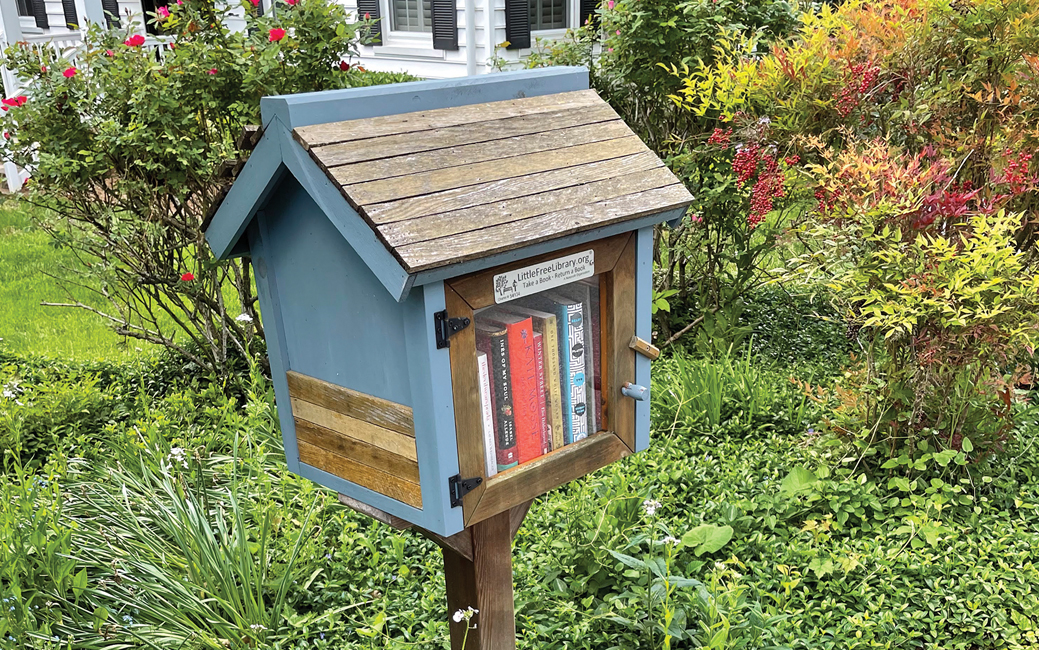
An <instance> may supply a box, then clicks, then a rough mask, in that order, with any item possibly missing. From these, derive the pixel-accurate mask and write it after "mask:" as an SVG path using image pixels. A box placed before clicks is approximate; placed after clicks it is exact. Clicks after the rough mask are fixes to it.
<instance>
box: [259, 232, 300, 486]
mask: <svg viewBox="0 0 1039 650" xmlns="http://www.w3.org/2000/svg"><path fill="white" fill-rule="evenodd" d="M266 221H267V220H266V218H265V215H264V214H263V213H260V215H259V216H258V218H257V219H256V220H254V221H253V222H252V224H250V226H249V231H248V233H249V247H250V249H251V251H252V262H253V269H254V270H255V271H256V273H255V277H256V292H257V294H258V295H259V297H260V315H261V317H262V318H263V329H264V334H265V336H266V339H267V356H268V358H269V359H270V364H271V377H272V378H273V380H274V397H275V400H276V404H277V405H278V420H279V421H280V422H281V440H282V443H283V445H284V447H285V463H286V464H287V465H288V467H289V471H291V472H298V471H299V449H298V448H297V447H296V424H295V422H293V420H292V409H291V408H290V407H289V385H288V382H287V381H286V379H285V372H286V371H287V370H288V369H289V359H288V356H286V352H285V351H286V348H287V346H286V344H285V324H284V322H283V319H282V310H281V301H280V299H279V292H278V279H277V274H276V273H275V272H274V265H273V263H272V262H271V258H270V255H269V252H268V246H267V244H268V242H270V235H269V234H268V231H267V223H266Z"/></svg>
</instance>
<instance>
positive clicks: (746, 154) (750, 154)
mask: <svg viewBox="0 0 1039 650" xmlns="http://www.w3.org/2000/svg"><path fill="white" fill-rule="evenodd" d="M760 155H761V146H760V145H756V144H752V145H749V146H746V147H742V148H740V149H739V150H737V151H736V157H735V158H733V159H732V171H734V172H736V185H738V186H739V187H743V184H744V183H746V182H747V181H748V180H750V177H751V176H753V175H754V173H755V172H757V171H758V160H759V158H760Z"/></svg>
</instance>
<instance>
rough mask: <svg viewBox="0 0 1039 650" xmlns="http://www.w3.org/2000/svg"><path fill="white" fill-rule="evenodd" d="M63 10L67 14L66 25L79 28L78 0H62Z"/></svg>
mask: <svg viewBox="0 0 1039 650" xmlns="http://www.w3.org/2000/svg"><path fill="white" fill-rule="evenodd" d="M61 11H62V12H63V13H64V14H65V26H66V27H68V28H69V29H79V17H78V16H76V0H61Z"/></svg>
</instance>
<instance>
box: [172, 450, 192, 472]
mask: <svg viewBox="0 0 1039 650" xmlns="http://www.w3.org/2000/svg"><path fill="white" fill-rule="evenodd" d="M168 458H169V461H170V462H171V463H173V464H176V463H180V464H181V465H182V466H183V467H184V469H187V468H188V455H187V452H186V451H184V448H183V447H172V448H171V449H170V455H169V456H168Z"/></svg>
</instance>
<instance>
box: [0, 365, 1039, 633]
mask: <svg viewBox="0 0 1039 650" xmlns="http://www.w3.org/2000/svg"><path fill="white" fill-rule="evenodd" d="M0 365H2V368H3V370H2V376H0V380H2V381H0V383H2V384H3V385H4V386H8V385H10V383H11V378H12V377H14V376H16V375H17V376H18V377H21V378H22V382H21V386H22V388H21V389H20V392H19V393H18V394H17V396H16V397H15V398H11V397H2V398H0V415H5V416H6V415H8V414H10V413H11V412H13V411H15V410H16V409H17V408H18V406H17V404H16V403H15V402H16V401H21V402H22V404H23V405H30V406H29V407H28V408H32V406H31V404H33V402H32V400H33V395H34V393H35V392H36V391H37V390H38V388H37V385H39V386H46V385H52V384H55V383H62V382H64V383H65V384H67V385H68V386H69V388H70V390H71V389H72V387H75V390H76V392H77V394H78V395H79V396H80V398H81V399H85V400H93V401H104V400H105V399H108V400H110V401H112V402H117V403H118V404H119V407H118V408H116V409H113V411H114V412H115V415H114V416H112V417H109V418H107V420H106V421H105V422H104V423H101V424H100V426H97V427H95V429H94V433H93V434H92V435H90V436H80V437H78V438H77V437H75V436H70V437H69V438H62V439H59V440H58V441H56V443H55V444H54V446H53V448H52V451H51V452H50V453H49V454H48V455H47V456H46V459H45V460H44V461H43V462H22V461H21V460H20V458H19V456H18V455H17V454H15V453H12V451H11V450H8V451H6V453H5V457H4V466H3V467H4V472H3V478H2V483H0V486H2V488H0V489H2V490H3V495H2V499H0V539H3V540H4V542H5V543H4V544H3V545H0V586H2V587H0V590H2V592H3V593H0V599H7V602H6V603H4V605H5V611H0V626H2V630H0V631H2V632H3V635H2V636H0V647H3V648H4V649H5V650H6V649H7V648H12V649H14V648H26V647H31V648H59V647H60V648H68V647H72V648H95V647H98V648H100V647H104V648H112V647H126V648H146V647H169V646H170V644H173V645H180V644H182V643H183V644H186V645H185V647H200V648H221V647H224V648H226V647H238V648H249V647H270V648H290V647H292V648H303V647H317V648H358V649H360V648H407V647H414V646H420V647H442V648H446V647H448V641H447V624H446V621H447V614H448V613H447V612H445V611H443V608H444V602H445V600H444V595H443V592H442V589H443V587H442V581H441V576H440V572H441V570H442V566H441V561H440V557H439V552H438V550H437V549H436V547H435V546H433V545H432V544H431V543H430V542H428V541H425V540H423V539H422V538H421V537H419V536H417V535H414V534H410V533H407V532H404V533H398V532H395V531H393V530H392V529H390V528H388V527H386V526H383V525H382V524H378V523H376V522H373V521H370V520H368V519H365V518H364V517H361V516H359V515H356V514H354V513H352V512H351V511H349V510H347V509H346V508H344V507H342V506H341V505H340V504H338V502H337V500H336V498H335V495H334V494H331V493H329V492H328V491H327V490H323V489H321V488H318V487H316V486H314V485H313V484H311V483H309V482H308V481H305V480H303V479H299V478H296V477H293V476H291V475H289V474H288V473H287V472H286V471H285V470H284V464H283V463H284V461H283V459H282V457H281V454H280V451H279V449H280V439H279V434H278V431H277V423H276V418H275V409H274V405H273V403H272V399H273V396H272V391H271V390H270V385H269V383H268V382H267V380H265V379H263V378H262V376H261V375H259V374H254V375H253V376H252V378H251V379H250V380H249V382H247V383H248V385H249V388H247V389H246V390H245V391H244V392H242V393H241V394H240V395H238V396H237V397H227V396H226V395H225V393H224V391H223V390H221V389H220V388H219V387H217V386H215V385H212V384H211V383H209V382H206V381H199V380H187V381H186V380H185V378H184V375H183V373H180V372H179V371H177V369H176V367H174V368H173V369H166V368H164V367H163V366H162V365H161V364H154V365H144V366H142V365H141V364H140V363H139V362H138V363H137V364H130V365H124V364H123V363H119V364H106V365H100V366H99V365H97V364H87V365H83V364H79V365H76V364H72V365H61V364H53V363H48V362H45V361H42V360H39V359H31V358H24V357H18V356H13V355H8V356H7V357H5V359H4V363H3V364H0ZM708 367H711V368H714V369H715V370H714V371H713V372H717V373H718V374H721V375H723V376H724V379H723V382H722V393H723V396H724V397H723V405H722V415H721V425H720V426H718V427H711V426H708V424H707V418H706V416H705V415H704V413H703V412H700V411H698V410H692V409H686V410H681V409H677V408H676V404H680V403H681V400H678V399H676V398H675V397H674V396H673V395H670V396H669V395H667V394H666V391H667V390H668V387H678V386H685V385H693V384H695V383H696V382H698V381H700V380H699V379H698V378H699V377H701V376H703V375H704V374H705V372H708V371H707V370H706V369H707V368H708ZM791 379H793V380H796V381H797V382H798V383H795V381H791ZM805 383H807V382H804V381H803V380H802V378H800V377H798V376H797V374H796V366H794V367H790V366H782V365H778V364H775V363H774V362H768V361H766V360H763V359H760V358H757V357H747V356H743V355H742V354H741V355H739V356H735V357H732V358H723V359H714V360H703V359H697V358H696V357H691V356H688V355H675V356H674V357H672V358H669V359H666V360H664V363H662V364H659V365H657V366H656V368H655V374H654V387H653V394H654V404H653V407H654V408H653V421H654V436H655V441H654V443H653V446H652V447H651V449H650V450H649V451H648V452H645V453H643V454H639V455H636V456H633V457H631V458H629V459H626V460H625V461H623V462H621V463H618V464H616V465H613V466H611V467H610V468H607V469H605V470H603V471H601V472H598V473H596V474H594V475H592V476H589V477H587V478H585V479H582V480H580V481H578V482H576V483H574V484H572V485H570V486H567V487H565V488H563V489H560V490H557V491H555V492H553V493H552V494H550V495H547V496H546V497H543V498H541V499H539V500H538V501H537V503H536V504H535V505H534V508H533V509H532V511H531V514H530V516H529V519H528V522H527V523H526V524H525V525H524V527H523V529H522V530H521V532H520V534H519V537H518V539H517V543H516V550H515V566H516V589H517V612H518V621H519V629H520V647H521V648H531V649H533V648H537V649H542V648H567V649H575V648H587V649H588V650H592V649H595V650H601V649H603V648H617V649H618V650H619V649H621V648H647V649H648V648H665V647H670V648H701V647H703V648H707V647H710V648H767V647H776V648H805V649H807V648H877V647H891V648H895V647H904V646H905V645H906V644H909V645H914V646H916V647H921V648H933V649H935V650H937V649H938V648H943V649H944V648H962V649H964V650H967V649H970V648H1027V647H1030V646H1031V645H1032V644H1034V643H1035V634H1036V632H1035V630H1036V627H1035V626H1036V625H1037V623H1039V591H1037V590H1036V589H1035V585H1036V584H1037V581H1039V570H1037V568H1036V565H1035V563H1034V560H1033V552H1032V549H1033V547H1034V544H1035V543H1036V541H1037V540H1036V536H1037V533H1036V532H1035V531H1036V530H1037V529H1039V528H1037V526H1039V512H1037V507H1036V504H1037V503H1039V466H1037V465H1036V463H1035V461H1034V453H1032V452H1033V451H1034V443H1035V438H1036V436H1037V435H1039V426H1037V424H1036V412H1035V411H1034V410H1032V411H1025V412H1023V413H1021V414H1020V417H1019V418H1017V420H1016V421H1017V423H1018V424H1017V426H1019V427H1020V431H1019V435H1016V436H1014V437H1013V442H1011V443H1010V444H1009V445H1008V449H1007V454H1006V456H1005V459H1004V460H1005V462H1004V463H1003V464H1002V465H1001V466H1000V468H999V469H998V471H992V472H988V473H984V474H981V473H978V474H977V475H973V476H971V475H968V476H967V477H962V478H961V477H958V476H955V475H952V474H950V473H947V474H945V475H944V476H943V475H940V474H935V473H931V474H930V475H929V476H928V477H927V478H919V479H917V480H900V475H895V474H892V475H891V476H890V477H888V476H885V475H880V476H875V477H870V476H866V475H863V474H861V473H857V474H854V475H851V474H850V473H849V470H848V469H847V467H845V463H844V462H843V461H842V458H841V456H840V455H839V454H835V453H833V448H832V447H831V446H830V445H829V444H828V438H827V437H826V436H824V435H822V434H820V433H816V432H815V431H813V429H812V424H811V423H812V422H813V421H814V420H815V419H817V418H818V417H819V416H820V415H821V414H822V413H824V412H825V409H826V407H827V405H826V402H825V400H819V399H806V395H805V392H804V386H803V385H804V384H805ZM140 386H145V387H150V389H144V390H141V389H140V388H136V387H140ZM813 395H815V396H817V395H816V393H814V392H813ZM748 400H756V403H755V405H754V406H752V407H750V408H760V409H761V411H763V412H765V413H767V414H768V417H765V418H753V417H748V415H747V412H746V410H747V409H746V408H744V409H743V410H741V409H740V408H739V406H738V402H740V401H743V402H746V401H748ZM66 418H67V419H68V420H69V421H74V420H75V414H74V413H73V414H69V415H67V416H66ZM6 422H7V420H4V419H0V430H3V426H4V423H6ZM73 438H74V439H73ZM13 444H14V445H15V446H16V445H17V444H18V443H13ZM16 448H17V447H16ZM951 462H955V461H954V460H953V461H951ZM12 607H13V608H14V609H11V608H12ZM37 607H38V608H39V609H37ZM55 638H57V639H58V640H57V641H55V640H54V639H55ZM12 639H13V640H12Z"/></svg>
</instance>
